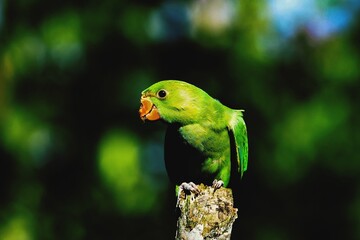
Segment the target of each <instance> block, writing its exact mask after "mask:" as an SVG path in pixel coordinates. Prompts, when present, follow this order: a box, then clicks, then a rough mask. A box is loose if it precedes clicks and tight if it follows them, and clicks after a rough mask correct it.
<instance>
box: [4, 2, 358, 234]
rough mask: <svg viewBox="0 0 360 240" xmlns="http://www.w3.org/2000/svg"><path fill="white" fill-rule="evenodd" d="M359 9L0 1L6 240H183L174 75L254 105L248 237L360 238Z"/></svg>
mask: <svg viewBox="0 0 360 240" xmlns="http://www.w3.org/2000/svg"><path fill="white" fill-rule="evenodd" d="M359 9H360V4H359V3H358V2H357V1H355V0H345V1H336V0H334V1H320V0H318V1H299V0H293V1H287V0H268V1H266V0H260V1H231V0H229V1H225V0H214V1H121V0H116V1H115V0H104V1H82V0H79V1H69V0H65V1H57V0H56V1H39V0H27V1H25V0H17V1H10V0H0V239H5V240H33V239H69V240H71V239H173V237H174V234H175V232H174V231H175V230H174V215H175V210H174V205H173V202H174V197H175V196H174V189H173V187H172V186H171V184H170V183H169V181H168V178H167V176H166V171H165V168H164V164H163V153H162V151H163V145H162V144H163V137H164V131H165V125H164V124H162V123H145V124H144V123H143V122H141V120H140V119H139V116H138V108H139V97H140V92H141V91H142V90H143V89H145V88H146V87H148V86H149V85H151V84H152V83H154V82H156V81H159V80H162V79H181V80H185V81H187V82H190V83H193V84H195V85H197V86H199V87H201V88H202V89H204V90H205V91H207V92H208V93H209V94H210V95H212V96H214V97H216V98H217V99H219V100H220V101H221V102H223V103H224V104H225V105H228V106H229V107H232V108H241V109H245V120H246V123H247V125H248V134H249V148H250V153H249V157H250V158H249V168H248V171H247V172H246V174H245V177H244V179H243V183H242V189H241V192H242V195H241V205H240V206H239V219H238V220H237V224H236V225H235V226H234V229H233V232H234V237H236V239H256V240H262V239H264V240H273V239H274V240H275V239H276V240H278V239H279V240H282V239H291V240H297V239H299V240H300V239H359V238H360V154H359V149H360V144H359V143H360V124H359V123H360V112H359V103H360V94H359V89H360V81H359V80H360V79H359V78H360V34H359V33H360V17H359Z"/></svg>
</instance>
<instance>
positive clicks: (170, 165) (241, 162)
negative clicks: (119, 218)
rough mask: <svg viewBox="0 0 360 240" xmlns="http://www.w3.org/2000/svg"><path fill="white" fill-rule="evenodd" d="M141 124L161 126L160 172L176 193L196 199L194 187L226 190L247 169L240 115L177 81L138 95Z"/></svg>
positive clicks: (245, 135)
mask: <svg viewBox="0 0 360 240" xmlns="http://www.w3.org/2000/svg"><path fill="white" fill-rule="evenodd" d="M140 101H141V105H140V110H139V114H140V117H141V119H142V120H143V121H145V120H149V121H156V120H162V121H164V122H165V123H167V124H168V128H167V131H166V135H165V146H164V156H165V166H166V170H167V173H168V176H169V178H170V181H171V182H173V183H174V184H175V185H176V187H177V189H178V190H179V191H181V190H188V191H191V192H195V193H199V190H198V188H197V186H196V184H200V183H203V184H205V185H212V186H213V187H214V188H215V189H217V188H220V187H222V186H223V187H228V186H229V183H231V181H230V180H232V181H233V179H236V181H239V180H240V179H241V177H242V176H243V174H244V172H245V171H246V169H247V165H248V139H247V131H246V125H245V122H244V119H243V110H233V109H231V108H228V107H226V106H224V105H223V104H221V103H220V102H219V101H218V100H216V99H214V98H212V97H211V96H209V95H208V94H207V93H206V92H205V91H203V90H201V89H200V88H198V87H196V86H194V85H192V84H189V83H186V82H183V81H179V80H164V81H160V82H157V83H155V84H153V85H152V86H150V87H149V88H147V89H145V90H144V91H143V92H142V93H141V99H140Z"/></svg>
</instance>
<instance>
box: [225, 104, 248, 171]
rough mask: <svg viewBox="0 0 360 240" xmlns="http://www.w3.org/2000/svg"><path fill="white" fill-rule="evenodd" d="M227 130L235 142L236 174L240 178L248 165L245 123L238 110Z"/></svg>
mask: <svg viewBox="0 0 360 240" xmlns="http://www.w3.org/2000/svg"><path fill="white" fill-rule="evenodd" d="M229 130H230V132H231V133H232V134H231V135H233V137H234V140H235V148H236V157H237V166H238V172H239V173H240V175H241V177H242V176H243V174H244V172H245V171H246V170H247V165H248V138H247V130H246V125H245V121H244V119H243V118H242V112H241V111H240V110H237V111H236V115H235V117H234V118H233V119H232V121H231V122H230V126H229Z"/></svg>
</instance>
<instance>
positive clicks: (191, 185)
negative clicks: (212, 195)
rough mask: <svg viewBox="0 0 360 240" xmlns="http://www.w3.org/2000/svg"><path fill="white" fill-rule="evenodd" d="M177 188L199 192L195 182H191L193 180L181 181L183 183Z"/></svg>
mask: <svg viewBox="0 0 360 240" xmlns="http://www.w3.org/2000/svg"><path fill="white" fill-rule="evenodd" d="M179 188H180V189H182V190H185V191H190V192H192V193H195V194H199V193H200V190H199V189H198V187H197V186H196V184H195V183H193V182H189V183H186V182H183V183H182V184H181V185H180V186H179Z"/></svg>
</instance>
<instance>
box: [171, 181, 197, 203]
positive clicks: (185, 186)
mask: <svg viewBox="0 0 360 240" xmlns="http://www.w3.org/2000/svg"><path fill="white" fill-rule="evenodd" d="M182 191H189V192H192V193H195V194H199V193H200V190H199V188H198V187H197V186H196V184H195V183H193V182H189V183H187V182H183V183H182V184H180V186H179V190H178V194H177V201H176V207H178V206H179V202H180V196H181V192H182Z"/></svg>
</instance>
